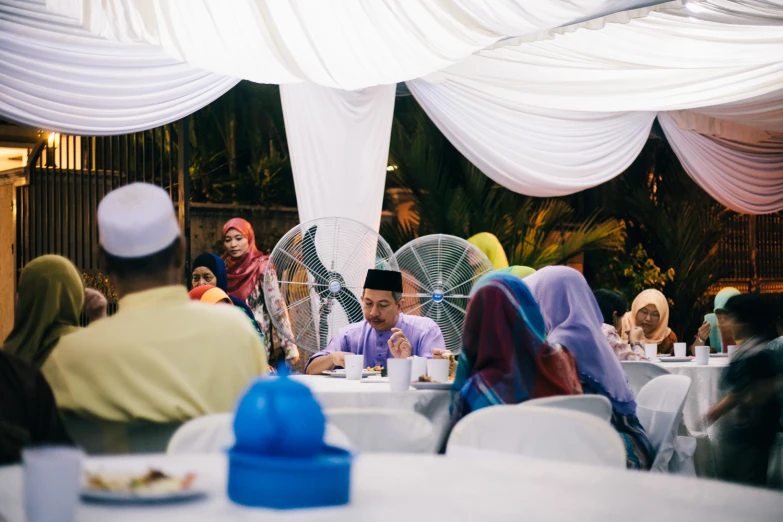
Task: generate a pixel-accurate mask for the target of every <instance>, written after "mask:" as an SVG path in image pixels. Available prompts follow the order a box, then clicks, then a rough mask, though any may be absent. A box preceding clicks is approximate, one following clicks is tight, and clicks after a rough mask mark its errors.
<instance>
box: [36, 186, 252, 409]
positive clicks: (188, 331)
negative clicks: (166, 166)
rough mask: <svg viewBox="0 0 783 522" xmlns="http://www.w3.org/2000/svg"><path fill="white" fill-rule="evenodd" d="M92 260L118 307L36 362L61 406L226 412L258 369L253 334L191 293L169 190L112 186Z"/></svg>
mask: <svg viewBox="0 0 783 522" xmlns="http://www.w3.org/2000/svg"><path fill="white" fill-rule="evenodd" d="M98 234H99V238H100V256H101V266H103V267H104V268H105V270H106V272H107V273H108V275H109V278H110V279H111V281H112V284H113V286H114V288H116V290H117V293H118V294H119V296H120V301H119V310H118V311H117V313H116V314H114V315H113V316H112V317H109V318H107V319H101V320H100V321H97V322H96V323H94V324H90V326H89V327H87V328H83V329H81V330H79V331H78V332H74V333H71V334H68V335H65V336H63V337H61V338H60V342H59V343H58V345H57V347H56V349H55V350H54V351H53V352H52V354H51V355H50V356H49V358H48V359H47V361H46V364H44V366H43V368H42V370H43V373H44V375H45V376H46V378H47V380H48V381H49V383H50V384H51V386H52V390H53V391H54V396H55V399H56V400H57V406H58V407H59V408H60V409H64V410H69V411H72V412H76V413H77V414H81V415H89V416H94V417H98V418H101V419H107V420H113V421H120V422H128V421H132V420H147V421H152V422H175V421H184V420H187V419H190V418H192V417H196V416H199V415H205V414H208V413H217V412H225V411H231V410H233V409H234V405H235V404H236V401H237V398H238V397H239V396H240V395H241V394H242V392H243V391H244V390H245V389H246V388H247V386H248V385H249V384H250V383H251V382H252V381H253V380H254V379H256V378H257V377H258V375H259V374H261V373H265V372H266V371H267V364H266V351H265V350H264V346H263V344H262V343H261V338H260V337H259V336H258V334H257V333H256V332H255V330H254V329H253V327H252V326H250V323H248V321H247V319H246V318H245V316H244V315H243V314H242V313H241V312H239V311H238V310H234V309H233V307H231V306H226V307H221V306H210V305H207V304H204V303H199V302H196V301H191V300H190V299H189V298H188V292H187V290H186V289H185V287H184V286H183V285H182V280H183V277H182V275H183V274H182V270H183V265H184V261H185V242H184V241H183V239H182V236H181V234H180V229H179V225H178V223H177V217H176V215H175V213H174V206H173V205H172V203H171V199H170V198H169V195H168V193H167V192H166V191H165V190H163V189H161V188H160V187H156V186H154V185H149V184H146V183H134V184H131V185H127V186H125V187H122V188H118V189H116V190H114V191H112V192H110V193H109V194H107V195H106V197H105V198H103V201H101V204H100V205H99V206H98Z"/></svg>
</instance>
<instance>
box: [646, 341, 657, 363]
mask: <svg viewBox="0 0 783 522" xmlns="http://www.w3.org/2000/svg"><path fill="white" fill-rule="evenodd" d="M644 352H645V353H646V354H647V358H648V359H650V360H651V361H654V360H655V359H657V358H658V345H657V344H645V345H644Z"/></svg>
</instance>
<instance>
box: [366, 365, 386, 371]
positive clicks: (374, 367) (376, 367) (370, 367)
mask: <svg viewBox="0 0 783 522" xmlns="http://www.w3.org/2000/svg"><path fill="white" fill-rule="evenodd" d="M381 370H383V366H380V365H378V364H376V365H375V366H368V367H367V369H366V370H365V371H368V372H380V371H381Z"/></svg>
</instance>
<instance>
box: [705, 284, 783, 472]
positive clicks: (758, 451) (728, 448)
mask: <svg viewBox="0 0 783 522" xmlns="http://www.w3.org/2000/svg"><path fill="white" fill-rule="evenodd" d="M724 309H725V312H726V315H725V317H724V318H723V319H722V321H721V324H723V325H724V327H725V328H726V329H727V330H729V332H730V333H731V335H732V337H733V338H734V339H736V340H737V342H739V343H740V345H739V349H738V350H737V352H736V353H735V354H734V355H733V356H732V358H731V360H730V362H729V366H728V367H727V368H726V370H725V371H724V372H723V374H722V375H721V388H722V389H726V390H728V391H729V393H728V394H727V395H726V397H725V398H724V399H723V400H721V401H720V402H719V403H718V404H716V405H715V406H713V407H712V408H711V409H710V411H709V412H707V418H706V420H707V423H708V424H712V423H714V422H716V421H717V420H718V419H721V418H723V421H722V422H721V425H720V434H721V444H720V445H719V447H718V448H716V451H717V454H716V456H717V457H718V458H717V459H716V462H715V464H716V468H717V471H718V476H719V477H720V478H722V479H725V480H730V481H733V482H740V483H743V484H750V485H756V486H766V484H767V465H768V463H769V454H770V449H771V447H772V444H773V443H774V440H775V434H776V432H777V430H778V428H779V427H780V422H779V421H780V407H781V405H780V402H779V399H778V395H777V393H776V392H777V389H776V383H777V382H778V381H779V379H780V377H781V371H783V369H781V368H780V367H779V364H778V354H777V353H776V352H775V350H774V348H771V347H770V346H769V344H770V341H772V340H773V339H774V338H775V335H776V333H777V332H776V331H775V313H774V312H775V309H774V305H773V303H772V302H771V299H769V298H768V297H767V296H760V295H752V294H747V295H737V296H734V297H731V298H730V299H729V300H728V301H727V302H726V305H725V307H724Z"/></svg>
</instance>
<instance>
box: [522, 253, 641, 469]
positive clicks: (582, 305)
mask: <svg viewBox="0 0 783 522" xmlns="http://www.w3.org/2000/svg"><path fill="white" fill-rule="evenodd" d="M525 283H527V285H528V286H529V287H530V291H531V292H532V293H533V297H535V298H536V301H538V304H539V306H540V307H541V312H542V313H543V315H544V321H545V322H546V328H547V341H548V342H549V343H550V344H551V345H560V346H561V347H563V348H566V349H568V350H569V351H570V352H571V353H573V354H574V357H575V358H576V365H577V370H578V371H579V378H580V379H581V381H582V389H583V390H584V393H594V394H598V395H603V396H604V397H606V398H607V399H609V401H610V402H611V403H612V426H614V428H615V430H617V432H618V433H619V434H620V436H621V437H622V439H623V442H624V443H625V452H626V465H627V467H628V468H633V469H650V466H651V465H652V460H653V449H652V447H651V446H650V441H649V440H648V439H647V433H646V432H645V431H644V427H642V425H641V423H640V422H639V419H638V418H637V417H636V401H634V397H633V392H632V391H631V389H630V388H629V387H628V381H627V379H626V377H625V373H624V372H623V369H622V367H621V366H620V361H618V360H617V356H616V355H615V354H614V351H613V350H612V347H611V346H609V341H607V340H606V337H605V336H604V334H603V333H601V324H602V317H601V310H600V309H599V308H598V303H596V301H595V297H593V293H592V292H591V291H590V287H589V286H587V281H585V279H584V277H582V274H580V273H579V272H577V271H576V270H574V269H573V268H569V267H566V266H548V267H545V268H542V269H541V270H539V271H538V272H536V273H535V274H533V275H531V276H529V277H527V278H526V279H525Z"/></svg>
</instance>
